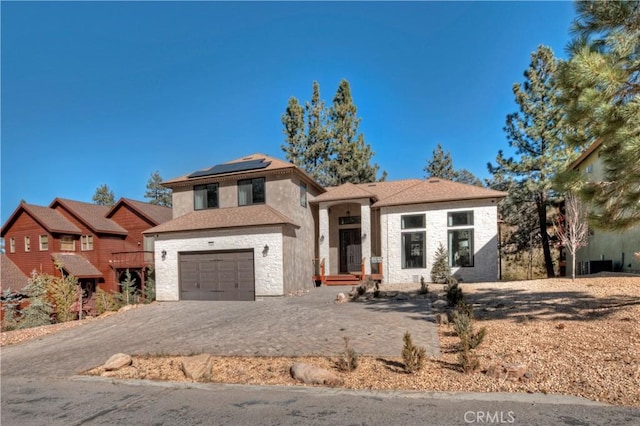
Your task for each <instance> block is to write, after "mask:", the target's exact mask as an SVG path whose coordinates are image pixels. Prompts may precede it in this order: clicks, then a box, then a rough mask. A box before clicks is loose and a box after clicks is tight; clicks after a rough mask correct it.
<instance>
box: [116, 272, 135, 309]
mask: <svg viewBox="0 0 640 426" xmlns="http://www.w3.org/2000/svg"><path fill="white" fill-rule="evenodd" d="M117 296H118V298H119V299H120V302H121V303H122V304H123V305H134V304H136V303H137V299H138V296H139V292H138V289H137V288H136V280H135V278H133V279H132V278H131V272H129V270H128V269H127V271H126V272H125V279H124V281H122V282H121V283H120V293H119V294H118V295H117Z"/></svg>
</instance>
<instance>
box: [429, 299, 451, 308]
mask: <svg viewBox="0 0 640 426" xmlns="http://www.w3.org/2000/svg"><path fill="white" fill-rule="evenodd" d="M447 305H448V303H447V301H446V300H442V299H438V300H436V301H434V302H432V303H431V306H432V307H434V308H444V307H445V306H447Z"/></svg>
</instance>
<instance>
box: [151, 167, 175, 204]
mask: <svg viewBox="0 0 640 426" xmlns="http://www.w3.org/2000/svg"><path fill="white" fill-rule="evenodd" d="M144 198H149V204H155V205H157V206H164V207H171V205H172V199H171V189H169V188H165V187H164V186H162V177H161V176H160V172H158V171H157V170H156V171H155V172H153V173H151V176H150V177H149V180H148V181H147V191H146V192H145V193H144Z"/></svg>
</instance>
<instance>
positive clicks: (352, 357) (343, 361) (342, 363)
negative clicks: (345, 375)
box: [337, 336, 358, 372]
mask: <svg viewBox="0 0 640 426" xmlns="http://www.w3.org/2000/svg"><path fill="white" fill-rule="evenodd" d="M337 367H338V370H340V371H347V372H350V371H354V370H355V369H356V368H358V353H357V352H356V351H354V350H353V349H352V348H351V347H349V338H348V337H346V336H345V337H344V352H342V354H341V355H340V359H339V360H338V362H337Z"/></svg>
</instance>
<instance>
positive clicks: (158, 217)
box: [106, 198, 173, 225]
mask: <svg viewBox="0 0 640 426" xmlns="http://www.w3.org/2000/svg"><path fill="white" fill-rule="evenodd" d="M123 205H127V206H129V207H130V208H132V209H133V210H135V211H136V212H138V213H139V214H140V215H142V216H144V217H145V218H146V219H147V220H148V221H149V222H151V223H153V224H154V225H160V224H161V223H164V222H166V221H168V220H171V218H172V217H173V212H172V210H171V207H164V206H158V205H155V204H151V203H145V202H144V201H137V200H132V199H129V198H120V199H119V200H118V202H117V203H116V204H115V205H114V206H113V207H112V208H111V209H110V210H109V211H108V212H107V214H106V217H107V218H111V217H112V216H113V214H114V213H115V212H116V210H118V208H120V207H122V206H123Z"/></svg>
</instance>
